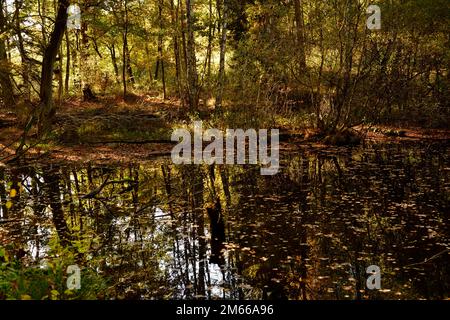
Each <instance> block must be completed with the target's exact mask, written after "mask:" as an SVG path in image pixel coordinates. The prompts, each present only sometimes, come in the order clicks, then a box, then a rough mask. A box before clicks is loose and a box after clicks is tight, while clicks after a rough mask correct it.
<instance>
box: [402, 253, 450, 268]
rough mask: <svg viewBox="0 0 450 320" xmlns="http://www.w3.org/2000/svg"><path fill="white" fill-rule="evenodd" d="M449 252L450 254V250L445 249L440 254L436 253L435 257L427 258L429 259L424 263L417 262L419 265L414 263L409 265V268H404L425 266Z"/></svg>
mask: <svg viewBox="0 0 450 320" xmlns="http://www.w3.org/2000/svg"><path fill="white" fill-rule="evenodd" d="M447 252H450V249H445V250H443V251H441V252H439V253H436V254H435V255H434V256H432V257H431V258H427V259H425V260H424V261H422V262H417V263H413V264H408V265H407V266H404V267H403V268H411V267H413V266H419V265H421V264H425V263H428V262H430V261H431V260H434V259H436V258H437V257H440V256H441V255H443V254H444V253H447Z"/></svg>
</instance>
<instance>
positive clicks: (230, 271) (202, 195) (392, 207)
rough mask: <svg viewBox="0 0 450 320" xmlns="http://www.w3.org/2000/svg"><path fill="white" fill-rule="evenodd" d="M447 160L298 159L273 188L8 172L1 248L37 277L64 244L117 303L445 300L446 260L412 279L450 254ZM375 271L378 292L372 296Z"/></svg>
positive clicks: (157, 176) (341, 155) (234, 172)
mask: <svg viewBox="0 0 450 320" xmlns="http://www.w3.org/2000/svg"><path fill="white" fill-rule="evenodd" d="M441 151H442V150H438V149H433V148H431V149H430V148H428V149H424V148H406V149H405V148H403V147H401V146H390V147H380V146H374V147H372V148H370V149H368V150H365V151H360V150H354V151H352V152H350V151H348V150H346V151H342V150H341V151H339V150H336V151H335V152H329V151H328V152H322V153H309V152H300V153H298V154H296V155H293V156H291V157H290V158H288V159H284V160H283V165H284V166H283V168H282V172H280V174H278V175H277V176H274V177H263V176H260V175H259V169H258V168H255V167H226V166H216V167H208V166H205V167H202V166H197V167H195V166H179V167H178V166H173V165H171V164H170V162H169V161H160V162H154V163H151V164H148V165H128V166H126V167H120V166H119V167H112V166H96V165H92V164H91V165H89V164H88V165H85V166H73V165H45V166H40V165H36V166H31V167H30V166H25V167H20V166H18V167H11V168H6V169H5V168H0V181H2V183H0V201H1V206H0V207H1V213H2V219H1V220H0V221H1V222H2V223H1V224H0V226H1V229H0V236H1V240H2V243H3V244H5V243H12V244H13V248H14V249H11V250H15V255H16V256H17V257H18V258H20V259H21V260H22V261H23V263H24V264H29V265H32V264H36V263H37V262H38V261H40V260H42V259H44V258H46V255H47V253H48V250H47V249H46V247H47V246H48V245H49V241H50V240H51V239H54V238H57V239H59V242H60V244H61V245H62V246H63V247H69V248H71V250H73V251H75V252H76V257H77V262H78V263H80V264H81V265H83V266H85V267H89V268H94V269H95V270H97V272H98V273H99V274H100V275H102V276H103V277H105V279H108V281H109V283H110V288H109V291H108V292H109V294H110V295H111V296H115V297H119V298H129V299H138V298H187V299H192V298H198V299H201V298H231V299H237V298H264V299H271V298H273V299H282V298H289V299H323V298H330V299H335V298H337V299H344V298H356V299H362V298H402V297H425V298H433V297H440V298H443V297H445V295H446V292H448V283H449V281H448V270H447V271H446V269H445V263H444V261H443V260H444V259H446V255H443V256H442V257H441V258H439V259H437V260H435V261H434V262H433V263H432V264H431V263H430V264H423V265H420V266H419V267H414V268H405V266H408V265H410V264H412V263H415V262H420V261H423V260H425V259H426V258H428V257H430V256H432V255H433V254H435V253H436V252H439V251H440V250H442V249H445V245H446V243H447V242H448V234H449V232H448V223H447V222H448V216H446V214H445V212H448V211H449V210H448V209H449V197H448V194H449V189H448V188H449V187H448V168H447V169H445V168H446V167H448V154H446V153H445V152H444V153H442V152H441ZM445 170H447V171H445ZM19 186H20V188H19ZM12 188H15V189H17V191H18V192H17V194H16V195H15V196H14V197H13V198H11V197H10V195H9V192H10V190H11V189H12ZM8 201H9V202H10V203H11V204H12V206H11V207H10V208H8V206H7V202H8ZM208 210H209V211H208ZM208 213H209V214H208ZM211 217H215V218H214V219H212V218H211ZM216 218H217V221H213V220H216ZM222 223H223V224H224V225H222ZM223 226H225V243H224V244H223V245H219V244H218V243H217V242H214V241H211V235H212V234H213V235H214V234H216V235H217V234H221V233H220V232H219V233H217V230H214V229H215V228H222V227H223ZM213 237H216V238H217V237H218V238H222V237H223V236H213ZM222 240H223V239H220V242H222ZM218 248H219V249H218ZM212 262H214V263H212ZM216 263H219V264H220V265H221V267H220V268H219V267H218V266H217V265H216ZM371 264H376V265H379V266H380V267H381V269H382V271H383V278H382V279H383V280H382V284H383V288H384V289H385V290H384V291H382V292H373V291H368V290H366V289H365V279H366V274H365V269H366V267H367V266H369V265H371Z"/></svg>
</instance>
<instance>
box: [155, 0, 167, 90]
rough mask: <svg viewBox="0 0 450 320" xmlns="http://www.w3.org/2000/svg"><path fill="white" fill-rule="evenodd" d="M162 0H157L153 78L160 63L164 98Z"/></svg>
mask: <svg viewBox="0 0 450 320" xmlns="http://www.w3.org/2000/svg"><path fill="white" fill-rule="evenodd" d="M162 9H163V0H159V1H158V20H159V34H158V63H157V68H156V74H155V79H158V66H159V64H161V77H162V82H163V93H164V99H166V98H167V96H166V75H165V71H164V59H163V40H164V39H163V34H162V32H163V27H164V25H163V20H162Z"/></svg>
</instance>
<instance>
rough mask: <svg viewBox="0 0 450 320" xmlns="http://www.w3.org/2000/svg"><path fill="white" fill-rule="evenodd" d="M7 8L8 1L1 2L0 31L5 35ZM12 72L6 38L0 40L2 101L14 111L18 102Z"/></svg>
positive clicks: (0, 0) (2, 0)
mask: <svg viewBox="0 0 450 320" xmlns="http://www.w3.org/2000/svg"><path fill="white" fill-rule="evenodd" d="M5 6H6V0H0V31H1V34H2V35H4V34H5V33H6V30H7V21H6V17H5V15H4V14H3V10H4V7H5ZM10 73H11V70H10V65H9V60H8V54H7V49H6V43H5V39H4V37H2V39H1V40H0V85H1V87H2V99H3V104H4V105H5V106H6V107H7V108H8V109H11V110H12V109H14V106H15V105H16V101H15V99H14V90H13V88H14V87H13V83H12V80H11V74H10Z"/></svg>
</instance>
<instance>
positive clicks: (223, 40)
mask: <svg viewBox="0 0 450 320" xmlns="http://www.w3.org/2000/svg"><path fill="white" fill-rule="evenodd" d="M227 19H228V8H227V6H226V4H225V0H223V1H222V21H221V22H222V30H221V31H222V36H221V39H220V67H219V81H218V90H217V97H216V108H217V110H221V109H222V99H223V88H224V85H225V54H226V44H227Z"/></svg>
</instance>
